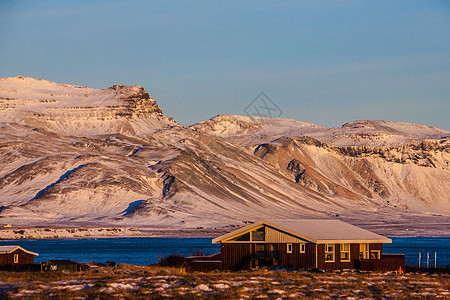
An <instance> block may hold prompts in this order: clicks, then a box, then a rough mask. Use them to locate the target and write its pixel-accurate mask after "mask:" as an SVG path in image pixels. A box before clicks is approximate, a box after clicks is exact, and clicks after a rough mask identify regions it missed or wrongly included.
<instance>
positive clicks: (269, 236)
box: [265, 226, 304, 243]
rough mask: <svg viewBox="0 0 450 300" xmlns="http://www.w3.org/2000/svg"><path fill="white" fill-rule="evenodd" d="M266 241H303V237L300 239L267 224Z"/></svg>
mask: <svg viewBox="0 0 450 300" xmlns="http://www.w3.org/2000/svg"><path fill="white" fill-rule="evenodd" d="M265 230H266V239H265V241H266V243H302V242H304V241H303V240H301V239H298V238H296V237H294V236H292V235H290V234H288V233H284V232H282V231H279V230H277V229H274V228H272V227H269V226H266V227H265Z"/></svg>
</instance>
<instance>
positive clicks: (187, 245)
mask: <svg viewBox="0 0 450 300" xmlns="http://www.w3.org/2000/svg"><path fill="white" fill-rule="evenodd" d="M2 245H20V246H22V247H23V248H25V249H27V250H30V251H33V252H37V253H39V256H38V257H36V260H35V261H36V262H41V261H46V260H49V259H56V258H65V259H71V260H73V261H79V262H107V261H115V262H117V263H128V264H135V265H149V264H153V263H156V262H157V261H158V256H160V255H168V254H183V255H187V256H188V255H190V254H192V253H195V252H196V251H197V250H198V249H201V250H202V251H203V253H205V254H214V253H217V252H219V251H220V248H219V245H216V244H214V245H213V244H211V239H210V238H102V239H74V240H18V241H0V246H2ZM383 252H384V253H404V254H406V264H407V265H413V266H417V265H418V253H419V252H421V253H422V261H421V265H422V266H426V255H427V252H429V253H430V259H429V264H430V267H431V266H434V252H436V254H437V265H438V266H447V265H450V238H435V237H433V238H431V237H406V238H404V237H398V238H392V244H384V246H383Z"/></svg>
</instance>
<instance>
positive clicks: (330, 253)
mask: <svg viewBox="0 0 450 300" xmlns="http://www.w3.org/2000/svg"><path fill="white" fill-rule="evenodd" d="M325 262H334V244H325Z"/></svg>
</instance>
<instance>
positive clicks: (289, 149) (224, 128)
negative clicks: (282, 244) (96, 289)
mask: <svg viewBox="0 0 450 300" xmlns="http://www.w3.org/2000/svg"><path fill="white" fill-rule="evenodd" d="M449 136H450V132H449V131H447V130H443V129H437V128H433V127H428V126H422V125H416V124H407V123H396V122H384V121H355V122H349V123H347V124H345V125H343V126H342V127H340V128H323V127H320V126H317V125H314V124H310V123H303V122H299V121H295V120H286V119H258V120H255V119H252V118H248V117H242V116H224V115H221V116H217V117H214V118H212V119H211V120H208V121H204V122H201V123H199V124H196V125H194V126H192V127H190V128H188V127H185V126H182V125H179V124H177V123H176V122H175V121H173V120H172V119H170V118H168V117H166V116H164V115H163V114H162V112H161V110H160V109H159V107H158V105H157V104H156V102H155V101H154V100H153V99H151V98H150V96H149V95H148V93H147V92H146V91H145V90H144V89H143V88H142V87H138V86H120V85H115V86H113V87H111V88H107V89H103V90H96V89H89V88H85V87H77V86H71V85H65V84H57V83H53V82H49V81H45V80H36V79H32V78H23V77H18V78H1V79H0V191H1V195H2V198H1V199H0V224H3V223H5V224H6V223H12V224H19V225H20V224H22V225H23V224H27V225H33V224H39V225H42V224H47V225H50V224H52V225H64V224H65V225H68V224H72V225H74V224H82V225H86V224H95V225H96V226H99V225H112V224H114V225H132V226H153V227H161V226H171V227H173V228H177V227H178V228H181V227H194V228H195V227H197V226H203V227H205V226H213V227H215V226H223V225H224V224H235V225H240V224H243V222H248V221H254V220H256V219H260V218H267V217H302V216H308V217H336V216H339V218H344V220H352V221H353V223H358V222H360V223H364V222H366V223H367V222H373V223H374V224H378V223H383V222H389V223H390V224H392V222H399V223H402V222H403V223H405V222H406V223H407V224H410V223H417V222H418V220H419V219H421V218H422V219H423V218H425V217H430V218H431V217H432V218H441V219H442V220H445V219H447V218H448V216H449V214H450V211H449V205H448V199H449V195H450V182H449V180H450V176H449V174H450V170H449V168H450V167H449V160H450V154H449V151H450V144H449V143H450V142H449ZM441 219H439V220H441ZM408 222H409V223H408ZM439 222H440V221H439Z"/></svg>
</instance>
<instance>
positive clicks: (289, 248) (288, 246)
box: [287, 244, 292, 253]
mask: <svg viewBox="0 0 450 300" xmlns="http://www.w3.org/2000/svg"><path fill="white" fill-rule="evenodd" d="M287 253H292V244H287Z"/></svg>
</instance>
